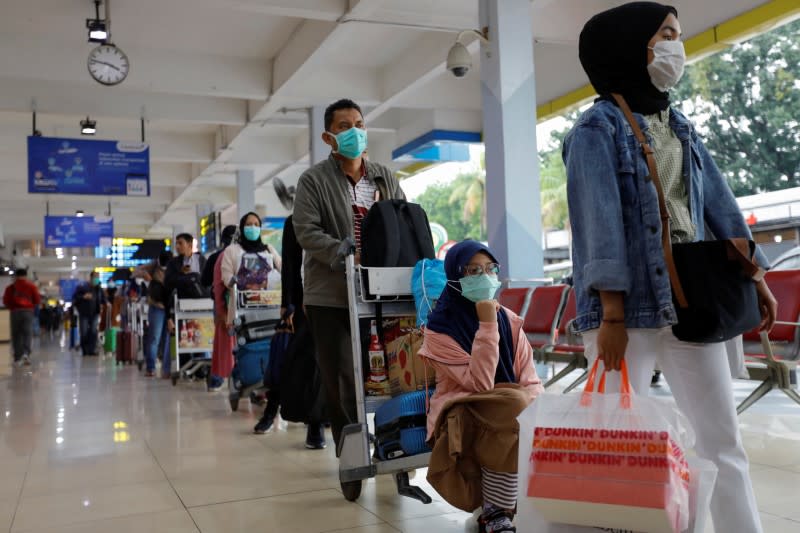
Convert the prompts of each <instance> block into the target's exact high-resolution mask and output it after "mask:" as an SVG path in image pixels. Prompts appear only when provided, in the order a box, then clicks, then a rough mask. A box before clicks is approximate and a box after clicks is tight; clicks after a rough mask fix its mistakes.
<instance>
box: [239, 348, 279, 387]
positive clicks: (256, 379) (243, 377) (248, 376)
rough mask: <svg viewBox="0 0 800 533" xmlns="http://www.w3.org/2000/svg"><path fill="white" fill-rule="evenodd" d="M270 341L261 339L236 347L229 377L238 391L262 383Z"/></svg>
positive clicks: (267, 361) (267, 360) (267, 362)
mask: <svg viewBox="0 0 800 533" xmlns="http://www.w3.org/2000/svg"><path fill="white" fill-rule="evenodd" d="M270 341H271V339H269V338H267V339H262V340H260V341H256V342H250V343H247V344H245V345H242V346H237V347H236V351H235V352H234V361H235V362H234V365H233V370H232V371H231V377H232V378H233V383H234V385H235V387H236V388H237V389H239V390H241V389H243V388H245V387H249V386H251V385H256V384H260V383H262V382H263V381H264V372H266V370H267V365H268V364H269V345H270Z"/></svg>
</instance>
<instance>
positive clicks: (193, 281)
mask: <svg viewBox="0 0 800 533" xmlns="http://www.w3.org/2000/svg"><path fill="white" fill-rule="evenodd" d="M175 289H176V290H177V291H178V298H186V299H189V300H192V299H197V298H208V297H209V296H210V294H211V291H209V290H208V288H206V287H203V285H202V284H201V283H200V273H199V272H190V273H188V274H182V273H181V274H178V278H177V280H176V281H175Z"/></svg>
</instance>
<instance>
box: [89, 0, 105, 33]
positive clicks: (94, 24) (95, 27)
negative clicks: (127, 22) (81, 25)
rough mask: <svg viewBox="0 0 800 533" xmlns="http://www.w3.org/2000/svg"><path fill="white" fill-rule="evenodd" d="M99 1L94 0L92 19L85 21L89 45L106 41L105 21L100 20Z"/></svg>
mask: <svg viewBox="0 0 800 533" xmlns="http://www.w3.org/2000/svg"><path fill="white" fill-rule="evenodd" d="M100 1H101V0H94V18H93V19H86V28H87V29H88V30H89V42H90V43H104V42H106V41H107V40H108V31H107V28H106V21H105V20H103V19H101V18H100Z"/></svg>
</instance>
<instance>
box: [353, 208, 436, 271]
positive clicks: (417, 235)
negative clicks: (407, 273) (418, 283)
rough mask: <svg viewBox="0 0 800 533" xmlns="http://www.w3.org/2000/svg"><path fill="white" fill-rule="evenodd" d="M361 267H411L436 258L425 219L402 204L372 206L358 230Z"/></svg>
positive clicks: (424, 214)
mask: <svg viewBox="0 0 800 533" xmlns="http://www.w3.org/2000/svg"><path fill="white" fill-rule="evenodd" d="M361 234H362V235H363V237H362V239H361V264H362V265H363V266H366V267H413V266H414V265H416V264H417V261H419V260H420V259H423V258H427V259H433V258H435V257H436V255H435V251H434V249H433V237H432V236H431V227H430V224H429V223H428V215H427V214H426V213H425V210H424V209H422V207H421V206H420V205H419V204H413V203H411V202H406V201H405V200H383V201H380V202H375V203H374V204H373V205H372V207H371V208H370V210H369V212H368V213H367V216H366V217H364V221H363V223H362V226H361Z"/></svg>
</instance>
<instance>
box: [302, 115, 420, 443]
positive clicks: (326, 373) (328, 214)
mask: <svg viewBox="0 0 800 533" xmlns="http://www.w3.org/2000/svg"><path fill="white" fill-rule="evenodd" d="M322 140H323V141H324V142H325V143H326V144H328V145H329V146H330V147H331V154H330V156H329V157H328V159H326V160H325V161H321V162H320V163H317V164H316V165H314V166H313V167H311V168H309V169H308V170H306V171H305V172H304V173H303V175H302V176H300V180H299V181H298V184H297V194H296V196H295V204H294V229H295V232H296V233H297V242H298V243H299V244H300V246H301V247H302V248H303V250H304V251H305V254H306V255H305V259H304V260H303V267H304V273H305V278H304V282H305V287H304V299H305V306H306V315H307V317H308V321H309V324H310V326H311V333H312V336H313V337H314V342H315V344H316V347H317V357H318V360H319V368H320V372H321V374H322V381H323V385H324V388H325V390H326V393H327V396H328V405H327V407H328V410H329V416H330V419H331V429H332V433H333V439H334V441H335V442H336V448H337V455H338V453H339V442H340V436H341V433H342V428H343V427H344V426H345V425H347V424H349V423H351V422H353V421H354V420H355V419H356V401H355V377H354V376H353V354H352V348H351V346H352V345H351V342H350V335H351V332H350V315H349V313H348V310H347V283H346V281H345V277H344V274H342V272H340V271H337V270H341V269H340V267H339V265H340V264H341V258H340V257H339V255H338V251H339V248H340V247H341V245H342V242H343V241H345V240H346V239H350V240H351V241H354V242H355V245H356V250H360V249H361V246H360V245H361V222H362V221H363V219H364V217H365V216H366V214H367V212H368V211H369V208H370V207H372V205H373V204H374V203H375V202H376V201H378V200H393V199H399V200H404V199H405V194H403V191H402V189H401V188H400V185H399V184H398V182H397V179H396V178H395V177H394V175H393V174H392V171H391V170H389V169H388V168H387V167H385V166H383V165H380V164H378V163H374V162H372V161H368V160H367V158H366V157H365V155H364V151H365V150H366V149H367V130H366V128H365V125H364V117H363V115H362V113H361V108H360V107H359V106H358V104H356V103H355V102H353V101H352V100H347V99H344V100H339V101H337V102H335V103H333V104H331V105H330V106H328V108H327V109H326V110H325V131H324V132H322ZM359 259H360V257H359V254H358V253H357V254H356V260H357V261H358V260H359ZM355 333H356V334H357V333H358V332H355ZM359 379H361V377H360V376H359Z"/></svg>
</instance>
